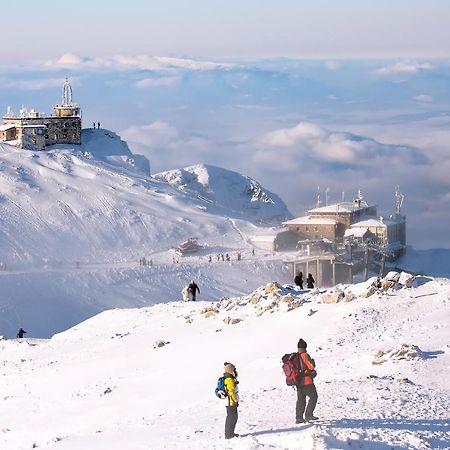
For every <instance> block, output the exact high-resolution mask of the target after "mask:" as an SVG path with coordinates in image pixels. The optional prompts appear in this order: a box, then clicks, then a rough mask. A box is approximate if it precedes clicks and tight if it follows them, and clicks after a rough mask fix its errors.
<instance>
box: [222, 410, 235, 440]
mask: <svg viewBox="0 0 450 450" xmlns="http://www.w3.org/2000/svg"><path fill="white" fill-rule="evenodd" d="M237 420H238V410H237V406H227V418H226V420H225V439H231V438H232V437H234V428H235V427H236V423H237Z"/></svg>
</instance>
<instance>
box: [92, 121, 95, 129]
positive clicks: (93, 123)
mask: <svg viewBox="0 0 450 450" xmlns="http://www.w3.org/2000/svg"><path fill="white" fill-rule="evenodd" d="M92 125H93V127H92V128H94V130H95V122H92Z"/></svg>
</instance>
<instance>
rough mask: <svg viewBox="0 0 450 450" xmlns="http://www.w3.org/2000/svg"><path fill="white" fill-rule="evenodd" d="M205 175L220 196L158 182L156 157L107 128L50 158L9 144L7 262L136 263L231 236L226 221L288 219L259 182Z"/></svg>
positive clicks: (2, 184)
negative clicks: (134, 149)
mask: <svg viewBox="0 0 450 450" xmlns="http://www.w3.org/2000/svg"><path fill="white" fill-rule="evenodd" d="M188 170H189V169H188ZM197 170H198V171H201V172H202V173H203V174H204V176H205V177H208V179H209V183H210V187H209V188H208V190H209V192H211V187H213V186H215V185H217V189H216V191H215V196H214V199H211V198H207V196H206V195H202V194H203V193H204V190H205V189H206V187H205V186H202V187H201V190H199V191H196V190H195V189H194V188H191V189H189V190H185V191H184V192H181V190H180V189H177V187H173V186H172V185H171V184H170V183H166V182H162V181H161V179H164V176H156V177H151V176H150V173H149V163H148V161H147V160H146V159H145V158H144V157H142V156H139V155H133V154H132V153H131V152H130V150H129V148H128V146H127V144H126V143H125V142H123V141H121V140H120V138H119V137H118V136H117V135H116V134H114V133H112V132H110V131H107V130H92V129H87V130H83V145H82V146H68V145H58V146H53V147H50V148H49V151H46V152H32V151H27V150H19V149H16V148H14V147H10V146H8V145H6V144H2V146H1V148H0V192H1V197H0V217H1V219H0V220H1V223H0V261H1V262H4V263H6V264H7V265H8V266H14V265H15V266H17V265H20V266H23V265H26V264H28V265H37V264H42V263H44V262H45V263H53V264H55V263H57V264H59V263H60V262H61V261H64V262H67V261H72V262H74V261H76V260H82V261H90V262H92V261H96V262H99V261H105V260H108V259H112V258H113V259H115V260H118V259H119V260H120V259H130V258H132V257H136V254H137V252H140V253H142V252H146V253H149V252H155V251H163V250H168V249H170V248H171V247H172V246H174V245H176V244H177V243H178V242H179V241H180V240H183V239H186V238H187V237H190V236H197V235H200V236H202V237H204V238H205V240H210V238H211V239H212V240H214V239H216V240H217V238H218V237H222V236H223V235H224V234H226V233H227V232H228V231H232V230H233V226H232V225H231V224H230V223H229V221H228V219H227V218H228V217H230V218H239V219H241V220H244V221H246V222H248V225H249V226H251V224H252V223H260V222H269V221H270V220H273V219H274V218H276V219H278V220H283V219H284V218H286V217H290V213H289V211H288V210H287V208H286V206H285V205H284V203H283V202H282V200H281V199H279V198H278V197H276V196H274V195H272V194H266V193H265V191H264V190H263V189H262V188H261V187H260V185H259V184H258V183H257V182H255V181H253V180H251V179H249V178H247V177H243V176H242V175H240V174H237V173H235V172H230V171H227V170H225V169H220V168H217V167H211V166H209V167H207V166H197ZM227 183H229V185H227ZM236 186H238V188H236ZM249 186H252V187H253V190H252V189H251V188H250V187H249ZM220 190H223V192H219V191H220ZM269 196H270V198H273V199H274V200H275V201H270V202H268V201H267V198H269Z"/></svg>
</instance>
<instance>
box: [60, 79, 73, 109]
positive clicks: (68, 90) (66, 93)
mask: <svg viewBox="0 0 450 450" xmlns="http://www.w3.org/2000/svg"><path fill="white" fill-rule="evenodd" d="M62 104H63V106H71V105H72V86H71V85H70V83H69V79H68V78H67V77H66V79H65V81H64V84H63V90H62Z"/></svg>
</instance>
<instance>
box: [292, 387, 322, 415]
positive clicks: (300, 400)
mask: <svg viewBox="0 0 450 450" xmlns="http://www.w3.org/2000/svg"><path fill="white" fill-rule="evenodd" d="M306 397H308V398H309V400H308V406H306ZM316 403H317V390H316V386H314V384H307V385H305V386H297V407H296V411H295V413H296V419H297V420H302V419H303V418H304V417H303V414H305V418H307V417H311V416H312V415H313V414H314V408H315V407H316ZM305 407H306V411H305Z"/></svg>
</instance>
